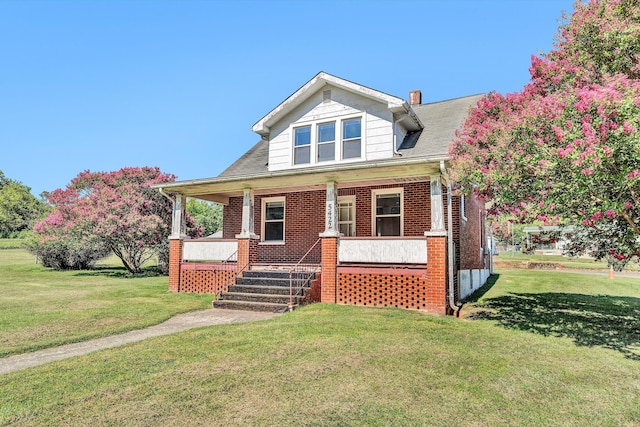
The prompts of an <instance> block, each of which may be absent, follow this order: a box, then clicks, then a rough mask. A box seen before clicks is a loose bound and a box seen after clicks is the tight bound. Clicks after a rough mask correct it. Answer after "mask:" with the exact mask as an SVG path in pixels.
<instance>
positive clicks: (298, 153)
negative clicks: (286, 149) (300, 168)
mask: <svg viewBox="0 0 640 427" xmlns="http://www.w3.org/2000/svg"><path fill="white" fill-rule="evenodd" d="M293 163H294V164H296V165H300V164H304V163H311V126H305V127H302V128H296V129H295V130H294V149H293Z"/></svg>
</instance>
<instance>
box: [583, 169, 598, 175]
mask: <svg viewBox="0 0 640 427" xmlns="http://www.w3.org/2000/svg"><path fill="white" fill-rule="evenodd" d="M594 172H595V171H594V170H593V169H591V168H584V169H582V170H581V171H580V173H581V174H582V175H584V176H590V175H593V174H594Z"/></svg>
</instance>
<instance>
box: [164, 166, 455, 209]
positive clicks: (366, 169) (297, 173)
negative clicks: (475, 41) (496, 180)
mask: <svg viewBox="0 0 640 427" xmlns="http://www.w3.org/2000/svg"><path fill="white" fill-rule="evenodd" d="M399 160H400V161H399ZM445 160H447V159H446V158H445V157H442V156H434V157H429V158H428V157H423V158H413V159H402V158H400V159H397V158H396V159H387V160H380V161H377V162H365V163H350V164H342V165H328V166H319V167H313V168H304V169H302V168H301V169H288V170H282V171H276V172H263V173H260V174H255V173H252V174H246V175H236V176H218V177H214V178H204V179H194V180H185V181H178V182H168V183H164V184H155V185H153V186H152V188H157V189H161V190H162V191H165V192H168V193H178V194H183V195H185V196H187V197H194V198H198V199H203V200H209V201H213V202H218V203H223V204H227V203H228V201H229V197H233V196H241V195H242V194H243V190H245V189H252V190H253V191H254V192H255V193H256V194H267V193H276V192H294V191H305V190H319V189H322V190H323V189H325V188H326V183H328V182H336V183H337V185H338V188H347V187H357V186H361V185H367V184H368V185H370V184H371V183H376V184H393V183H402V182H412V181H424V180H428V179H429V178H428V177H429V176H431V175H435V174H439V173H440V162H441V161H445Z"/></svg>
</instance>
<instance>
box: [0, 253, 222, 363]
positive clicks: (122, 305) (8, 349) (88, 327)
mask: <svg viewBox="0 0 640 427" xmlns="http://www.w3.org/2000/svg"><path fill="white" fill-rule="evenodd" d="M167 280H168V279H167V277H166V276H159V275H157V274H154V273H153V272H150V274H148V275H147V277H131V276H130V275H129V274H128V273H127V272H126V270H125V269H124V267H122V266H121V265H120V266H118V265H114V264H113V262H112V260H107V263H106V264H102V265H98V266H97V268H96V269H94V270H88V271H52V270H50V269H47V268H44V267H42V266H41V265H39V264H35V263H34V258H33V256H32V255H31V254H29V253H28V252H27V251H25V250H22V249H3V250H0V357H2V356H6V355H9V354H15V353H24V352H28V351H33V350H37V349H41V348H45V347H52V346H56V345H60V344H65V343H69V342H77V341H84V340H87V339H90V338H95V337H101V336H107V335H113V334H116V333H120V332H125V331H129V330H132V329H139V328H142V327H145V326H149V325H155V324H158V323H160V322H162V321H164V320H166V319H168V318H170V317H171V316H173V315H175V314H177V313H182V312H186V311H192V310H197V309H201V308H207V307H210V304H211V300H212V296H211V295H194V294H172V293H169V292H168V291H167V288H168V284H167Z"/></svg>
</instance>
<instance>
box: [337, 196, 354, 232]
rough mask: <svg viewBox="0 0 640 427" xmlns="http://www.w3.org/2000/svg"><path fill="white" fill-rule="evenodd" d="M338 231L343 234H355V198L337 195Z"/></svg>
mask: <svg viewBox="0 0 640 427" xmlns="http://www.w3.org/2000/svg"><path fill="white" fill-rule="evenodd" d="M338 231H340V233H342V234H344V235H345V236H355V235H356V198H355V196H343V197H338Z"/></svg>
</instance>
